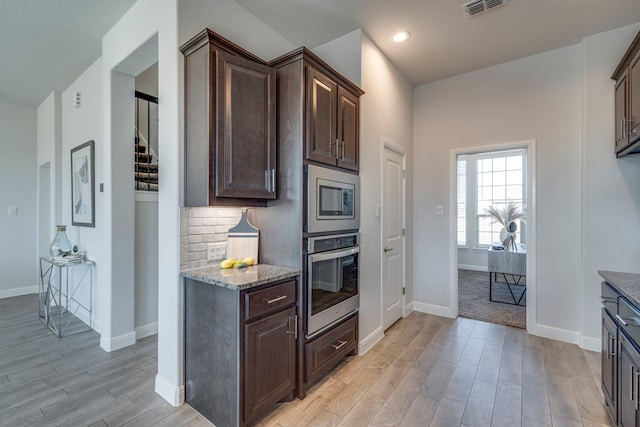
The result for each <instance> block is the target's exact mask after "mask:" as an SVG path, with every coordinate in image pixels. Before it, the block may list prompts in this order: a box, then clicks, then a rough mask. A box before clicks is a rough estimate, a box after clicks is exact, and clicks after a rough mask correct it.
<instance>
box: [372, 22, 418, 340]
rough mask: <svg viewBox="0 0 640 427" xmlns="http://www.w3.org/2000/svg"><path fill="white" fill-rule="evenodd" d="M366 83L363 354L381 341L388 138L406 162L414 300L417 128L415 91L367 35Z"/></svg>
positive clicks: (409, 264)
mask: <svg viewBox="0 0 640 427" xmlns="http://www.w3.org/2000/svg"><path fill="white" fill-rule="evenodd" d="M361 61H362V84H361V87H362V89H363V90H364V91H365V94H364V95H363V96H362V97H361V98H360V183H361V189H362V190H361V197H360V206H361V208H360V212H361V216H360V231H361V241H360V263H361V268H360V288H361V293H360V351H366V350H367V349H368V348H370V347H371V345H373V344H375V342H376V341H377V340H378V339H380V338H381V337H382V334H383V326H382V318H381V304H382V301H381V299H382V296H381V287H382V283H381V270H380V264H381V262H382V254H383V251H382V237H381V236H382V228H381V222H380V218H379V217H376V204H380V203H381V202H382V201H381V189H382V183H381V180H380V178H381V169H382V147H383V145H382V144H383V139H384V140H385V141H387V142H390V143H392V144H394V145H395V146H397V147H399V148H401V149H403V150H404V151H405V153H406V157H407V180H406V182H407V212H406V228H407V232H406V234H407V239H406V240H407V242H406V244H407V246H406V247H407V251H406V265H407V277H406V286H407V296H406V301H407V302H410V301H412V300H413V292H412V286H415V280H413V281H412V269H413V258H414V256H413V254H412V250H411V248H412V246H413V244H414V243H413V234H414V233H413V206H414V205H413V203H412V197H411V195H412V194H413V184H412V183H413V179H412V177H413V174H414V162H412V159H413V146H412V145H413V144H412V142H413V141H412V140H413V131H412V129H413V124H412V119H413V117H412V106H413V97H412V88H411V85H410V84H409V82H408V81H407V80H406V79H405V78H404V77H403V76H402V74H400V72H399V71H398V70H397V68H396V67H395V66H394V65H393V64H392V63H391V62H390V61H389V60H388V59H387V58H386V57H385V56H384V55H383V54H382V52H381V51H380V49H378V47H377V46H376V45H375V44H374V43H373V42H372V41H371V39H370V38H369V37H368V36H367V35H366V34H364V33H363V34H362V53H361Z"/></svg>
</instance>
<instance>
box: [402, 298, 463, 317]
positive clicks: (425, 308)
mask: <svg viewBox="0 0 640 427" xmlns="http://www.w3.org/2000/svg"><path fill="white" fill-rule="evenodd" d="M413 308H414V309H415V311H417V312H419V313H427V314H434V315H436V316H443V317H449V318H451V319H455V318H456V317H458V313H454V312H453V310H452V309H451V307H445V306H443V305H436V304H427V303H426V302H415V301H414V302H413Z"/></svg>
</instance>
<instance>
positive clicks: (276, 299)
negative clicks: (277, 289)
mask: <svg viewBox="0 0 640 427" xmlns="http://www.w3.org/2000/svg"><path fill="white" fill-rule="evenodd" d="M285 298H287V296H286V295H282V296H281V297H277V298H274V299H268V300H267V304H273V303H274V302H278V301H282V300H283V299H285Z"/></svg>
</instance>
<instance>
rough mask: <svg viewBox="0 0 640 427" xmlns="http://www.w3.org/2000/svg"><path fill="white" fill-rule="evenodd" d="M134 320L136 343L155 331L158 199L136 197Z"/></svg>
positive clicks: (153, 194) (139, 194) (137, 194)
mask: <svg viewBox="0 0 640 427" xmlns="http://www.w3.org/2000/svg"><path fill="white" fill-rule="evenodd" d="M135 211H136V221H135V290H134V293H135V295H134V297H135V298H134V299H135V306H134V311H135V317H134V326H135V331H136V339H140V338H143V337H146V336H149V335H153V334H155V333H157V331H158V197H157V194H155V193H141V192H138V193H136V207H135Z"/></svg>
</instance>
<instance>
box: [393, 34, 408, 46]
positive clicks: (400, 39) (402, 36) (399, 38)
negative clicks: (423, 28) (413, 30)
mask: <svg viewBox="0 0 640 427" xmlns="http://www.w3.org/2000/svg"><path fill="white" fill-rule="evenodd" d="M408 38H409V31H399V32H397V33H395V34H394V35H393V41H394V42H396V43H400V42H403V41H405V40H406V39H408Z"/></svg>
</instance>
